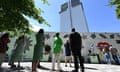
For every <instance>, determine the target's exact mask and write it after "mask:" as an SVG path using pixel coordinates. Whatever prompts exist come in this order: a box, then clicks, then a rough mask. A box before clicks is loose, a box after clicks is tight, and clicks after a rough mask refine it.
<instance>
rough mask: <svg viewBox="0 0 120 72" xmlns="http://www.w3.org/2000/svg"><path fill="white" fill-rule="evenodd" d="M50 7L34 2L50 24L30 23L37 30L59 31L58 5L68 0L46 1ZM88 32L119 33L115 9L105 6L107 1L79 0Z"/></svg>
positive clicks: (119, 28) (118, 21) (119, 24)
mask: <svg viewBox="0 0 120 72" xmlns="http://www.w3.org/2000/svg"><path fill="white" fill-rule="evenodd" d="M48 1H49V3H50V6H47V5H43V4H42V3H41V1H40V0H35V4H36V6H37V7H38V8H41V9H42V10H44V13H43V14H42V16H43V17H44V18H45V19H46V20H47V21H48V22H49V23H50V24H51V27H47V26H46V25H41V24H39V23H38V22H36V21H35V20H30V23H32V24H33V25H34V27H35V28H36V29H37V28H38V27H42V28H43V29H44V30H45V31H48V32H59V31H60V15H59V11H60V5H61V4H63V3H64V2H66V1H68V0H48ZM81 1H82V3H83V6H84V10H85V15H86V19H87V23H88V27H89V31H90V32H120V20H118V19H117V17H116V14H115V8H113V7H110V6H107V4H108V1H109V0H81Z"/></svg>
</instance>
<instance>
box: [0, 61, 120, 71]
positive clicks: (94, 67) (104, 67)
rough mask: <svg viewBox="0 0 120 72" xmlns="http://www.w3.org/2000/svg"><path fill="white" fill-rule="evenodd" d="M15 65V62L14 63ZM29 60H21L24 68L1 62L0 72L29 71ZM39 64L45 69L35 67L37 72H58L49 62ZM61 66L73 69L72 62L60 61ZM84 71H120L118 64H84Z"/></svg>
mask: <svg viewBox="0 0 120 72" xmlns="http://www.w3.org/2000/svg"><path fill="white" fill-rule="evenodd" d="M15 64H16V65H17V63H15ZM31 65H32V63H31V62H22V63H21V66H22V67H23V68H24V69H20V70H18V69H16V68H14V69H10V66H9V65H8V63H3V64H2V68H0V72H31ZM41 66H43V67H45V68H47V70H45V69H37V72H59V71H57V65H56V67H55V69H56V71H52V70H51V68H52V63H51V62H41ZM61 68H62V70H63V72H71V71H72V70H73V69H74V65H73V63H72V67H65V63H61ZM85 72H120V65H111V64H85Z"/></svg>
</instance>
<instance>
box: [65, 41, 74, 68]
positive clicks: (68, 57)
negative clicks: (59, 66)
mask: <svg viewBox="0 0 120 72" xmlns="http://www.w3.org/2000/svg"><path fill="white" fill-rule="evenodd" d="M64 47H65V67H67V62H69V66H70V67H72V65H71V62H72V57H71V51H70V46H69V40H67V41H66V43H65V44H64Z"/></svg>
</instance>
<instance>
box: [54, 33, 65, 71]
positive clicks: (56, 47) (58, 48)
mask: <svg viewBox="0 0 120 72" xmlns="http://www.w3.org/2000/svg"><path fill="white" fill-rule="evenodd" d="M62 45H63V41H62V39H61V38H60V37H59V33H56V35H55V36H54V42H53V56H52V57H53V58H52V70H53V71H54V69H55V62H56V61H57V66H58V70H59V71H61V67H60V53H61V51H62Z"/></svg>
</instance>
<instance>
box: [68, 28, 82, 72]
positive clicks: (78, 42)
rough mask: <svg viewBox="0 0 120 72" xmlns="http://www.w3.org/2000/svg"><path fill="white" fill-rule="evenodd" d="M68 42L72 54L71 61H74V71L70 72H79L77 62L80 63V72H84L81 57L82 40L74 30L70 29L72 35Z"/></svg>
mask: <svg viewBox="0 0 120 72" xmlns="http://www.w3.org/2000/svg"><path fill="white" fill-rule="evenodd" d="M69 40H70V48H71V51H72V54H73V59H74V66H75V70H73V71H72V72H79V71H78V70H79V62H80V67H81V72H84V64H83V62H84V60H83V57H82V55H81V48H82V39H81V36H80V34H79V33H78V32H76V31H75V28H73V29H72V33H71V34H70V36H69Z"/></svg>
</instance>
